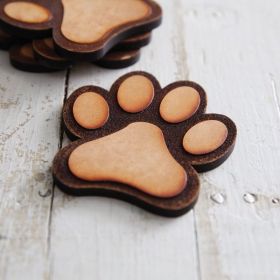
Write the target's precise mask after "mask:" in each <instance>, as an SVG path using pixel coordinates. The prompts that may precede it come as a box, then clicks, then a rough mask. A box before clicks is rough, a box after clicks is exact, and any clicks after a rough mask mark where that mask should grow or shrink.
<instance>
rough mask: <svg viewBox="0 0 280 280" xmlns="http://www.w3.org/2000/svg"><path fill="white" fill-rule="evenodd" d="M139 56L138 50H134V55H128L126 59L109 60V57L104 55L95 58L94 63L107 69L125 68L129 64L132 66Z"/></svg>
mask: <svg viewBox="0 0 280 280" xmlns="http://www.w3.org/2000/svg"><path fill="white" fill-rule="evenodd" d="M122 52H123V53H126V51H122ZM140 57H141V52H140V50H138V51H135V55H133V56H130V57H129V58H127V59H120V60H114V59H112V60H110V58H106V55H105V57H103V58H101V59H100V60H97V61H96V62H94V63H95V64H96V65H98V66H100V67H103V68H107V69H121V68H126V67H129V66H132V65H133V64H135V63H137V62H138V61H139V59H140Z"/></svg>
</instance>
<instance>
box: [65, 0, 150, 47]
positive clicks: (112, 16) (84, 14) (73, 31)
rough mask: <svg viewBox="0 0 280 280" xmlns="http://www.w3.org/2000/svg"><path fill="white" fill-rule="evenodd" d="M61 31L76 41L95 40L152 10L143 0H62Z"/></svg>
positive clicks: (143, 16)
mask: <svg viewBox="0 0 280 280" xmlns="http://www.w3.org/2000/svg"><path fill="white" fill-rule="evenodd" d="M62 3H63V8H64V16H63V21H62V25H61V32H62V34H63V35H64V36H65V37H66V38H67V39H68V40H70V41H73V42H75V43H81V44H86V43H94V42H96V41H98V40H100V39H102V38H103V37H104V36H106V34H107V33H108V32H110V31H112V30H113V29H115V28H116V27H119V26H122V25H124V24H126V23H132V22H134V21H137V20H141V19H143V18H145V17H147V16H149V15H150V13H151V8H150V7H149V6H148V5H147V4H146V3H145V2H144V1H142V0H121V1H120V0H94V1H93V0H79V1H77V0H62Z"/></svg>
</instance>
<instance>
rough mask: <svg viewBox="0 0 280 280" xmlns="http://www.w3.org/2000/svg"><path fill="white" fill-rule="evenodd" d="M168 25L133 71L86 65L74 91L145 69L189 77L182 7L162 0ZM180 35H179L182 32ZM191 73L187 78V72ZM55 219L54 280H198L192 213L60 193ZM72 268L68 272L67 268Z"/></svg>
mask: <svg viewBox="0 0 280 280" xmlns="http://www.w3.org/2000/svg"><path fill="white" fill-rule="evenodd" d="M161 4H162V5H163V8H164V11H165V18H164V23H163V26H162V27H161V28H159V29H158V30H156V31H155V32H154V33H155V34H153V42H152V43H151V45H150V46H148V47H147V48H146V49H144V50H143V55H142V58H141V61H140V62H139V63H138V64H137V65H135V66H133V67H131V68H130V69H124V70H118V71H112V70H104V69H101V68H96V67H89V66H87V65H84V66H81V67H75V68H74V69H73V70H72V72H71V75H70V84H69V91H70V93H71V92H72V91H73V90H74V89H76V88H78V87H80V86H83V85H87V84H95V85H99V86H102V87H105V88H109V87H110V86H111V84H112V83H113V82H114V81H115V79H117V78H118V77H119V76H120V75H122V74H124V73H126V72H128V71H132V70H139V69H140V70H146V71H149V72H151V73H153V74H154V75H156V76H157V77H158V79H159V80H160V81H161V83H162V85H163V86H164V85H167V84H168V83H170V82H173V81H174V80H176V79H178V78H186V77H184V76H182V72H184V73H187V69H185V63H184V61H182V60H181V59H180V56H181V55H182V54H184V49H183V46H182V45H181V43H182V42H183V43H184V39H182V38H180V37H179V36H178V33H174V27H175V26H178V18H177V16H178V15H177V8H176V7H175V6H174V5H173V4H172V2H171V1H167V0H166V1H161ZM178 32H179V31H178ZM186 75H187V74H186ZM53 209H54V212H53V218H52V238H51V257H52V264H53V266H52V276H53V278H54V279H61V278H62V277H65V278H66V279H77V278H80V279H104V280H105V279H112V278H118V279H186V278H188V279H198V278H197V256H196V242H195V231H194V220H193V215H192V212H190V213H189V214H188V215H185V216H184V217H181V218H178V219H173V220H170V219H166V218H160V217H158V216H155V215H152V214H149V213H147V212H145V211H143V210H141V209H138V208H137V207H135V206H132V205H130V204H127V203H124V202H121V201H117V200H113V199H108V198H94V197H89V198H74V197H70V196H66V195H63V194H62V193H61V192H60V191H58V190H57V191H56V192H55V199H54V207H53ZM66 268H67V269H66Z"/></svg>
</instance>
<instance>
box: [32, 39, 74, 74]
mask: <svg viewBox="0 0 280 280" xmlns="http://www.w3.org/2000/svg"><path fill="white" fill-rule="evenodd" d="M32 47H33V50H34V55H35V58H36V60H37V61H38V62H39V63H40V64H41V65H43V66H46V67H48V68H53V69H57V70H64V69H67V68H68V67H69V66H71V65H72V64H73V61H71V60H69V59H68V58H65V57H62V56H61V55H59V54H57V52H56V51H55V49H54V44H53V39H52V38H44V39H37V40H34V41H33V43H32Z"/></svg>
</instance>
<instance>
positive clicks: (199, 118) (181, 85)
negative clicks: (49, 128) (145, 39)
mask: <svg viewBox="0 0 280 280" xmlns="http://www.w3.org/2000/svg"><path fill="white" fill-rule="evenodd" d="M205 108H206V94H205V92H204V90H203V89H202V88H201V87H200V86H199V85H198V84H196V83H193V82H188V81H181V82H176V83H173V84H171V85H169V86H167V87H165V88H164V89H162V88H161V87H160V85H159V82H158V81H157V80H156V79H155V78H154V77H153V76H152V75H150V74H148V73H145V72H133V73H129V74H127V75H124V76H123V77H121V78H120V79H118V80H117V81H116V82H115V83H114V84H113V86H112V88H111V90H110V91H109V92H107V91H106V90H104V89H102V88H100V87H96V86H86V87H82V88H79V89H77V90H76V91H75V92H74V93H73V94H72V95H71V96H70V97H69V98H68V100H67V101H66V103H65V106H64V109H63V122H64V126H65V131H66V133H67V135H68V136H69V137H70V138H71V139H77V138H81V139H82V140H79V141H76V142H73V143H72V144H70V145H68V146H67V147H65V148H64V149H62V150H61V151H60V152H59V153H58V154H57V156H56V158H55V160H54V168H53V174H54V178H55V181H56V182H57V184H58V186H59V187H60V188H61V189H62V190H64V191H66V192H68V193H71V194H75V195H105V196H111V197H117V198H120V199H123V200H127V201H130V202H132V203H135V204H137V205H139V206H141V207H143V208H146V209H148V210H150V211H152V212H155V213H158V214H161V215H166V216H177V215H181V214H183V213H185V212H186V211H187V210H188V209H190V208H191V207H192V206H193V205H194V203H195V201H196V200H197V197H198V192H199V180H198V176H197V173H196V171H195V170H194V169H193V167H194V168H195V169H196V170H197V171H205V170H210V169H212V168H215V167H217V166H218V165H220V164H221V163H222V162H223V161H224V160H225V159H226V158H227V157H228V156H229V155H230V153H231V152H232V150H233V147H234V143H235V138H236V127H235V125H234V123H233V122H232V121H231V120H230V119H229V118H228V117H226V116H223V115H218V114H205V113H204V111H205ZM192 166H193V167H192Z"/></svg>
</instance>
